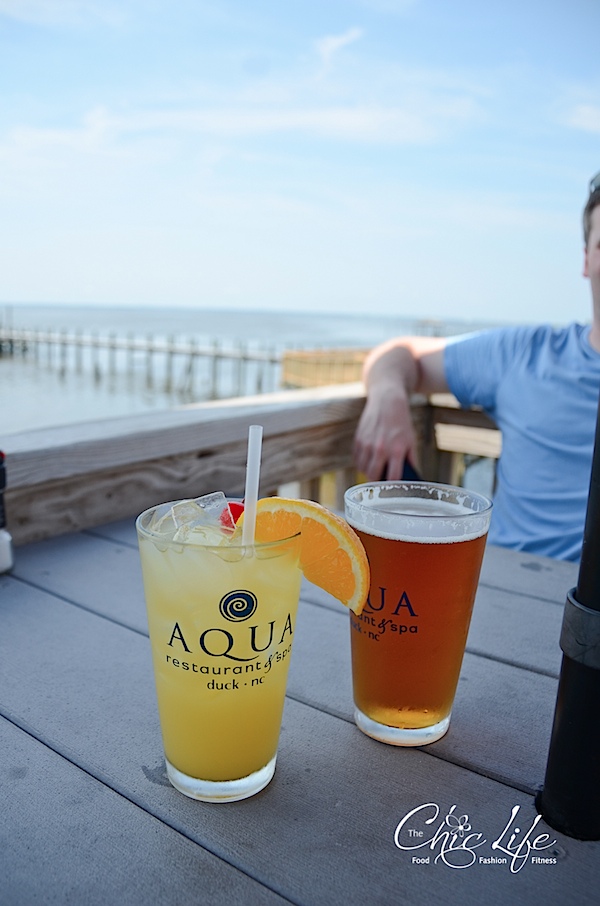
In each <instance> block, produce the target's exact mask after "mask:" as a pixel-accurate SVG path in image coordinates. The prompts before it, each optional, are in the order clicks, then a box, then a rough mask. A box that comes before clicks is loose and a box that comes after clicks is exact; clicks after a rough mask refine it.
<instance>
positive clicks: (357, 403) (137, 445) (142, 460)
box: [3, 384, 499, 544]
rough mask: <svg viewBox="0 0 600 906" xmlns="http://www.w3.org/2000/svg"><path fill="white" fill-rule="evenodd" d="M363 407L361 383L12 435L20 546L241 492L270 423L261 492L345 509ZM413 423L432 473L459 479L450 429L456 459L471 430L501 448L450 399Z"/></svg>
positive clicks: (7, 445)
mask: <svg viewBox="0 0 600 906" xmlns="http://www.w3.org/2000/svg"><path fill="white" fill-rule="evenodd" d="M363 405H364V391H363V388H362V385H361V384H343V385H336V386H329V387H319V388H314V389H309V390H291V391H282V392H279V393H271V394H264V395H260V396H255V397H244V398H241V399H239V398H238V399H232V400H227V401H220V402H211V403H198V404H195V405H190V406H184V407H180V408H177V409H172V410H168V411H164V412H157V413H152V414H144V415H136V416H131V417H127V418H118V419H110V420H102V421H96V422H84V423H80V424H77V425H70V426H65V427H60V428H52V429H45V430H39V431H30V432H24V433H21V434H12V435H9V436H7V437H6V438H5V439H4V441H3V447H4V452H5V453H6V465H7V491H6V495H5V500H6V510H7V515H8V527H9V529H10V531H11V533H12V535H13V539H14V541H15V544H23V543H25V542H29V541H36V540H40V539H43V538H48V537H51V536H53V535H58V534H62V533H64V532H69V531H76V530H79V529H82V528H89V527H92V526H94V525H99V524H101V523H104V522H109V521H111V520H117V519H122V518H125V517H128V516H135V515H136V514H137V513H139V512H141V511H142V510H143V509H145V508H146V507H148V506H151V505H153V504H155V503H158V502H160V501H165V500H174V499H179V498H183V497H195V496H198V495H200V494H204V493H207V492H209V491H213V490H219V489H221V490H224V491H225V492H226V493H227V494H230V495H232V496H236V495H242V494H243V487H244V472H245V461H246V443H247V434H248V426H249V425H250V424H253V423H258V424H262V425H263V427H264V444H263V460H262V470H261V487H260V492H261V494H262V495H265V494H270V493H275V492H276V491H277V490H278V489H280V488H281V487H282V486H285V485H287V484H288V483H289V482H295V483H299V484H298V493H299V495H300V496H306V497H312V498H313V499H319V498H320V497H322V496H323V493H324V490H325V488H327V489H328V490H327V494H328V495H329V499H327V500H326V501H325V502H327V503H329V504H330V505H333V506H340V504H341V496H342V494H343V490H344V488H345V487H348V486H349V485H350V484H352V483H353V482H354V480H355V479H356V473H355V472H354V471H353V468H352V440H353V437H354V432H355V430H356V426H357V423H358V419H359V416H360V413H361V411H362V408H363ZM413 415H414V421H415V426H416V429H417V434H418V437H419V444H420V453H421V465H422V469H423V474H424V476H425V477H429V478H431V479H436V480H448V479H450V478H452V474H453V473H452V467H451V463H452V457H453V455H454V454H453V453H452V449H451V448H452V443H450V442H449V440H448V437H449V434H452V432H454V437H455V440H454V441H453V443H454V446H455V447H456V446H458V449H459V452H460V446H461V442H460V441H457V440H456V437H458V435H457V431H460V430H461V429H462V430H464V429H465V428H467V429H469V430H471V434H472V429H475V430H476V432H477V431H479V432H481V431H484V432H486V435H488V436H495V437H496V441H495V446H494V444H493V443H492V445H491V446H490V445H489V444H488V454H489V453H490V452H491V454H492V455H496V453H497V450H498V449H499V447H498V441H497V434H498V432H496V431H490V429H493V427H494V426H493V424H492V423H491V422H490V421H489V419H487V418H486V416H484V415H483V414H482V413H481V412H474V411H468V412H464V411H462V410H459V409H457V408H456V403H455V402H454V403H453V402H452V398H450V400H449V399H448V398H433V399H432V400H427V399H426V398H424V397H419V398H416V397H415V399H414V400H413ZM436 438H437V440H436ZM323 475H328V476H329V477H330V480H329V481H328V482H327V483H325V482H323ZM332 475H333V476H334V479H333V483H332V481H331V476H332ZM332 488H333V490H332Z"/></svg>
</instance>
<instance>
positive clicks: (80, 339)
mask: <svg viewBox="0 0 600 906" xmlns="http://www.w3.org/2000/svg"><path fill="white" fill-rule="evenodd" d="M17 356H18V357H21V358H26V359H28V360H29V361H31V362H34V363H36V364H38V365H40V366H45V367H47V368H52V369H55V370H58V373H59V374H60V375H61V376H62V377H67V375H68V374H69V373H73V374H76V375H83V374H88V375H89V376H91V377H92V378H93V380H94V381H95V382H96V383H100V382H101V381H102V380H105V379H106V380H112V381H114V380H116V379H117V378H118V377H125V378H126V379H127V380H129V381H130V382H131V381H134V380H140V379H141V383H142V385H143V387H144V388H145V389H146V390H150V391H157V392H163V393H165V394H169V395H173V396H175V395H176V396H178V397H179V399H180V400H182V401H185V402H192V401H195V400H200V399H219V398H223V397H231V396H246V395H248V394H256V393H264V392H268V391H272V390H276V389H277V388H278V387H279V382H280V367H281V358H282V356H281V352H279V351H277V350H275V349H274V348H271V349H264V348H263V349H260V348H255V347H252V346H250V344H247V343H243V342H237V343H232V344H230V345H225V344H224V343H222V342H221V341H219V340H216V339H215V340H212V341H209V342H204V343H200V342H199V341H198V340H197V339H196V338H193V337H192V338H190V339H189V340H181V339H178V338H175V337H174V336H171V337H168V338H166V339H165V338H156V337H154V336H153V335H151V334H149V335H147V336H145V337H140V336H133V335H131V334H130V335H128V336H126V337H119V336H117V334H116V333H109V334H105V335H102V334H99V333H84V332H83V331H68V330H26V329H20V328H13V327H1V326H0V358H2V357H17Z"/></svg>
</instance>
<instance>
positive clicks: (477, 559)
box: [345, 481, 492, 746]
mask: <svg viewBox="0 0 600 906" xmlns="http://www.w3.org/2000/svg"><path fill="white" fill-rule="evenodd" d="M491 510H492V504H491V501H490V500H488V499H487V498H486V497H483V496H482V495H480V494H475V493H472V492H471V491H467V490H465V489H463V488H455V487H451V486H449V485H442V484H434V483H432V482H425V481H397V482H395V481H378V482H377V481H376V482H371V483H369V484H361V485H356V486H355V487H353V488H350V489H349V490H348V491H346V494H345V513H346V519H347V521H348V522H349V523H350V525H351V526H352V527H353V528H354V529H355V530H356V531H357V533H358V535H359V536H360V539H361V541H362V543H363V545H364V547H365V550H366V552H367V556H368V558H369V563H370V567H371V588H370V593H369V598H368V601H367V603H366V604H365V607H364V609H363V611H362V613H361V614H360V615H359V616H356V614H354V613H351V614H350V637H351V647H352V682H353V689H354V704H355V712H354V716H355V721H356V724H357V726H358V727H359V729H360V730H362V731H363V732H364V733H366V734H367V735H368V736H372V737H373V738H374V739H378V740H380V741H381V742H387V743H390V744H391V745H397V746H421V745H425V744H427V743H430V742H435V740H437V739H440V737H442V736H443V735H444V733H445V732H446V731H447V729H448V726H449V724H450V713H451V711H452V704H453V702H454V695H455V692H456V686H457V684H458V676H459V673H460V668H461V664H462V659H463V654H464V650H465V644H466V641H467V633H468V630H469V623H470V620H471V612H472V609H473V602H474V600H475V592H476V590H477V583H478V580H479V571H480V568H481V561H482V558H483V551H484V547H485V540H486V535H487V531H488V527H489V522H490V516H491Z"/></svg>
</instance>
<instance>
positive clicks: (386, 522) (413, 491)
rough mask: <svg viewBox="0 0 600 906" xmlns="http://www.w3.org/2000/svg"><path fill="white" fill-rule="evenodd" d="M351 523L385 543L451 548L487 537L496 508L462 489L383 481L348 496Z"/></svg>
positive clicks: (426, 483)
mask: <svg viewBox="0 0 600 906" xmlns="http://www.w3.org/2000/svg"><path fill="white" fill-rule="evenodd" d="M345 502H346V519H347V520H348V522H349V523H350V525H352V527H353V528H355V529H359V530H360V531H363V532H368V533H369V534H371V535H377V536H379V537H381V538H389V539H393V540H396V541H415V542H420V543H427V544H436V543H437V544H442V543H445V544H448V543H452V542H456V541H469V540H471V539H473V538H479V537H480V536H481V535H484V534H485V533H486V532H487V530H488V528H489V522H490V515H491V509H492V504H491V501H490V500H488V499H487V497H483V496H482V495H481V494H474V493H472V492H470V491H466V490H464V489H463V488H455V487H452V486H450V485H442V484H434V483H433V482H424V481H420V482H410V481H399V482H392V481H382V482H372V483H370V484H363V485H356V486H355V487H353V488H350V489H349V490H348V491H346V495H345Z"/></svg>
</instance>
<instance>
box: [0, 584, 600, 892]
mask: <svg viewBox="0 0 600 906" xmlns="http://www.w3.org/2000/svg"><path fill="white" fill-rule="evenodd" d="M8 581H10V582H12V584H16V585H19V583H16V582H15V580H8ZM20 595H21V599H20V600H14V601H12V602H11V603H10V604H9V606H3V607H2V609H1V610H0V625H1V631H0V649H1V653H2V665H3V673H4V676H5V682H4V683H3V693H2V702H3V710H4V712H5V714H6V715H7V716H8V717H9V718H10V719H11V720H13V721H15V722H16V723H18V724H19V725H21V726H26V728H28V729H32V728H35V732H36V733H37V735H39V737H40V738H41V739H43V740H44V741H45V742H46V743H47V744H48V745H51V746H52V747H53V748H54V749H55V750H56V751H58V752H59V753H60V754H62V755H64V756H65V757H67V758H69V759H70V760H73V761H74V762H75V763H77V764H79V765H81V766H82V767H83V768H84V769H85V770H86V771H88V772H89V773H90V774H91V775H92V776H93V777H96V778H97V779H99V780H100V781H101V782H103V783H105V784H109V785H110V786H111V787H112V788H113V789H114V790H116V791H117V792H120V793H121V794H122V795H124V796H126V797H127V798H128V799H130V801H132V802H134V803H136V805H138V806H139V807H140V808H143V809H145V810H146V811H148V812H149V813H150V814H151V815H154V816H156V817H158V818H159V819H160V820H161V821H163V822H164V823H165V824H168V825H170V826H171V827H174V828H176V829H177V830H178V832H179V833H181V834H184V835H185V836H186V837H188V838H189V839H191V840H195V841H197V842H198V843H200V844H201V845H202V846H204V847H206V848H208V849H210V851H211V852H214V853H215V854H216V855H217V856H219V857H220V858H222V859H224V860H226V861H228V862H229V863H231V864H233V865H235V866H236V867H237V868H238V869H240V870H242V871H245V872H247V873H248V874H252V876H253V877H254V878H255V879H256V880H257V881H259V882H260V883H262V884H265V885H266V884H268V885H269V886H270V887H271V889H274V890H276V891H277V892H278V893H279V894H280V895H284V896H287V897H288V898H289V899H290V900H291V901H292V902H295V903H304V904H307V906H308V904H310V906H320V904H327V906H330V904H334V906H337V904H344V906H347V904H362V903H365V902H368V903H369V904H375V906H378V904H381V906H388V904H389V903H391V902H410V903H411V904H415V906H421V904H423V906H425V904H427V906H430V904H431V902H432V899H433V898H434V897H439V898H443V901H444V902H446V903H449V904H458V903H461V904H473V906H474V904H477V906H478V904H479V903H481V902H482V896H483V892H485V901H486V903H488V904H491V906H505V904H506V903H507V902H511V903H516V904H521V903H522V904H526V903H535V902H544V903H548V904H559V903H560V904H562V903H564V902H567V901H569V902H571V901H577V902H578V903H581V904H584V906H587V904H592V903H594V902H595V892H596V887H597V883H598V875H599V867H598V866H599V864H600V862H599V860H598V856H599V855H600V844H596V843H579V842H576V841H572V840H570V839H568V838H565V837H562V836H561V835H559V834H555V833H554V832H550V833H551V836H550V840H556V843H554V844H553V845H552V847H551V849H549V850H547V851H546V852H548V853H551V854H552V858H554V859H556V863H555V864H553V865H546V866H536V865H534V864H532V863H531V860H530V861H529V863H528V864H527V865H525V866H524V867H523V870H521V871H520V872H518V873H516V874H514V873H511V872H510V866H509V864H508V861H507V862H506V863H504V864H499V865H494V866H489V865H483V864H480V863H478V862H476V864H474V865H473V866H471V868H469V869H467V870H463V871H453V870H452V869H451V868H449V867H448V866H447V865H444V864H443V863H441V862H440V861H439V860H438V862H437V864H434V858H435V856H436V855H437V854H438V851H439V847H438V849H437V850H434V851H432V850H431V849H421V850H418V851H417V855H419V856H421V855H422V856H426V855H430V856H431V860H430V864H429V865H423V866H417V865H414V864H413V862H412V857H413V855H414V852H413V853H411V852H408V851H402V850H399V849H398V848H397V847H395V846H394V831H395V828H396V827H397V824H398V822H399V821H400V819H401V818H402V817H404V816H405V815H407V814H408V812H409V811H411V810H412V809H414V808H417V807H419V806H421V805H424V804H425V803H427V802H436V803H439V807H440V809H441V812H440V822H439V823H440V824H441V823H442V822H443V820H444V816H445V815H446V814H447V813H448V810H449V809H450V808H451V807H452V806H453V805H454V806H455V807H456V815H468V820H469V823H470V824H471V827H472V829H473V830H474V831H475V832H480V833H481V834H482V835H483V837H484V838H485V843H484V844H482V848H481V849H480V850H476V851H475V853H476V856H479V855H482V854H483V855H484V856H485V857H491V856H493V855H496V856H497V855H498V851H497V850H496V851H494V850H493V849H492V848H491V843H492V841H494V840H495V839H497V838H498V837H500V836H501V835H502V831H503V829H504V827H505V825H506V822H507V821H508V820H509V818H510V815H511V810H512V809H513V807H515V806H519V808H520V813H519V826H520V827H521V828H523V829H525V828H529V827H530V826H531V824H532V823H533V821H534V819H535V809H534V806H533V802H532V799H531V797H530V796H528V795H525V794H523V793H520V792H518V791H516V790H514V789H511V788H510V787H507V786H505V785H503V784H498V783H496V782H494V781H491V780H489V779H486V778H484V777H481V776H478V775H476V774H473V773H471V772H469V771H466V770H465V769H464V768H461V767H459V766H456V765H453V764H449V763H447V762H445V761H443V760H442V759H440V758H437V757H434V756H433V755H432V754H430V753H428V752H427V751H420V750H406V749H404V750H402V749H400V750H399V749H395V748H393V747H390V746H385V745H381V744H379V743H376V742H374V741H373V740H369V739H367V738H366V737H364V736H363V735H362V734H360V733H359V732H358V731H357V730H356V729H355V728H354V727H353V726H352V725H351V724H349V723H348V722H346V721H344V720H338V719H336V718H334V717H332V716H331V715H328V714H324V713H322V712H320V711H318V710H316V709H314V708H312V707H308V706H306V705H303V704H299V703H297V702H294V701H289V702H288V705H287V706H286V713H285V716H284V727H283V731H282V738H281V745H280V757H279V764H278V768H277V772H276V775H275V778H274V780H273V782H272V783H271V784H270V785H269V787H268V788H267V789H266V790H265V791H263V793H261V794H260V795H259V796H257V797H254V798H253V799H251V800H248V801H246V802H242V803H232V804H230V805H228V806H226V807H215V806H210V805H203V804H201V803H196V802H192V801H190V800H188V799H185V797H182V796H181V795H180V794H178V793H177V792H175V791H174V790H173V789H172V788H170V786H169V785H167V784H165V782H164V773H163V767H162V753H161V746H160V738H159V734H158V726H157V721H156V717H155V715H154V701H153V699H154V694H153V689H152V681H151V679H150V673H149V672H150V669H151V668H150V656H149V651H148V642H147V640H146V639H144V638H142V637H141V636H139V635H137V634H135V633H132V632H130V631H128V630H126V629H123V628H122V627H119V626H117V625H115V624H114V623H111V622H108V621H106V620H101V619H99V618H98V617H96V616H93V615H92V614H89V613H85V612H83V611H79V610H77V609H76V608H74V607H72V606H70V605H68V604H66V603H64V602H61V601H58V600H56V599H50V600H48V596H47V595H44V594H43V593H41V592H37V591H34V590H32V589H24V587H23V588H22V589H21V592H20ZM25 649H27V650H28V652H29V654H30V655H33V659H32V658H31V657H29V658H28V660H27V662H26V663H25V662H24V659H23V657H22V651H23V650H25ZM32 666H33V669H32ZM100 683H101V687H100ZM531 706H532V707H535V702H532V704H531ZM486 725H487V714H486V717H485V719H484V718H482V719H481V726H486ZM96 826H97V825H96ZM417 826H421V827H423V828H424V829H425V830H427V826H426V825H424V823H421V824H420V825H418V824H417ZM436 826H437V825H436ZM93 827H94V824H92V828H93ZM542 831H547V828H545V826H544V824H543V822H542V823H541V824H540V825H539V832H542ZM128 849H129V852H130V853H134V852H135V853H138V852H139V846H138V845H137V842H135V843H132V844H131V845H129V844H128ZM68 858H69V854H68V852H66V853H65V859H66V864H67V865H68ZM63 864H64V861H63Z"/></svg>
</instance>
